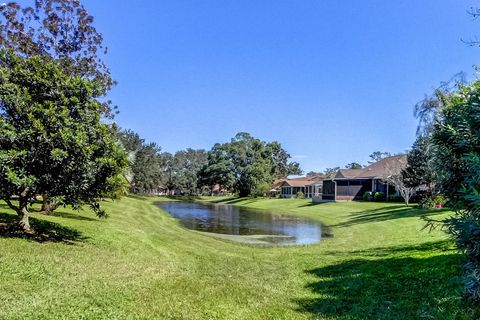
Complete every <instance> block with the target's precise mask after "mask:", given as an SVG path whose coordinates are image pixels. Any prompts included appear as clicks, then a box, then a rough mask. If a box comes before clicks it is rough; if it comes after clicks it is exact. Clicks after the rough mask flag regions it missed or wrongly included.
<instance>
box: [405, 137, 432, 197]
mask: <svg viewBox="0 0 480 320" xmlns="http://www.w3.org/2000/svg"><path fill="white" fill-rule="evenodd" d="M430 149H431V148H430V137H429V136H428V135H421V136H418V137H417V139H416V140H415V142H414V144H413V146H412V149H411V150H410V151H409V152H408V154H407V167H406V168H405V169H404V170H403V172H402V174H403V179H404V181H405V185H406V186H408V187H413V188H415V187H419V186H422V185H424V186H427V187H430V186H431V185H432V183H433V171H432V168H431V163H430V162H431V161H430V159H431V158H432V155H431V154H430V152H431V150H430Z"/></svg>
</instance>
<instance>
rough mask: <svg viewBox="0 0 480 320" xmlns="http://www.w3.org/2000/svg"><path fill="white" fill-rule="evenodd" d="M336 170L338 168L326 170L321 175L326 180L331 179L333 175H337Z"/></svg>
mask: <svg viewBox="0 0 480 320" xmlns="http://www.w3.org/2000/svg"><path fill="white" fill-rule="evenodd" d="M338 170H340V167H334V168H326V169H325V170H323V175H324V176H325V177H326V178H328V179H331V178H333V177H335V174H336V173H337V171H338Z"/></svg>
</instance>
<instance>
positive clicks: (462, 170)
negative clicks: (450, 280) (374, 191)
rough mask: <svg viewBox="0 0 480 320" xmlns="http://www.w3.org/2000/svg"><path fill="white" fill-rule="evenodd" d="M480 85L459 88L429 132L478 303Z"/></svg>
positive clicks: (453, 226) (440, 184) (470, 294)
mask: <svg viewBox="0 0 480 320" xmlns="http://www.w3.org/2000/svg"><path fill="white" fill-rule="evenodd" d="M479 114H480V82H479V81H476V82H474V83H473V84H471V85H468V86H459V87H458V89H457V91H456V92H455V93H454V94H452V95H450V96H449V99H448V100H446V103H445V105H444V106H443V107H442V108H441V109H440V111H439V115H438V117H437V120H436V122H435V124H434V126H433V131H432V137H431V141H432V147H433V152H432V155H433V161H432V164H433V168H434V172H435V180H436V182H437V186H438V188H439V190H440V191H441V192H442V193H443V194H445V195H446V196H447V197H448V199H449V201H450V204H451V205H452V206H453V208H454V209H455V212H456V214H455V215H454V216H453V217H451V218H450V219H447V220H446V221H445V222H446V224H447V225H448V231H449V232H450V234H451V235H452V237H453V238H454V239H455V241H456V244H457V246H458V248H459V249H460V250H462V251H463V252H465V253H466V255H467V258H468V262H467V263H466V264H465V270H466V282H465V287H466V292H467V295H468V297H469V298H471V299H472V300H475V301H477V302H478V301H480V278H479V277H478V275H479V274H480V236H479V235H480V224H479V222H478V221H479V220H480V211H479V209H478V208H479V205H480V196H479V191H478V190H480V136H479V134H478V133H479V132H480V117H479Z"/></svg>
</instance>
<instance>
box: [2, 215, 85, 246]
mask: <svg viewBox="0 0 480 320" xmlns="http://www.w3.org/2000/svg"><path fill="white" fill-rule="evenodd" d="M16 222H17V216H16V215H13V214H7V213H1V212H0V237H1V238H21V239H28V240H31V241H35V242H40V243H43V242H63V243H66V244H75V243H77V242H82V241H85V240H87V237H85V236H83V235H82V233H81V232H79V231H78V230H75V229H72V228H68V227H64V226H62V225H60V224H58V223H55V222H50V221H45V220H41V219H37V218H33V217H30V225H31V227H32V230H33V231H32V232H30V233H25V232H23V231H21V230H19V229H18V228H17V226H16Z"/></svg>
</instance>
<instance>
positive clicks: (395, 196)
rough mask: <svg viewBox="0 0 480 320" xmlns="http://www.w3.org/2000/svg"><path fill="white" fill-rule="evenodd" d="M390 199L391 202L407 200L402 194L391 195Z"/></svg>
mask: <svg viewBox="0 0 480 320" xmlns="http://www.w3.org/2000/svg"><path fill="white" fill-rule="evenodd" d="M388 201H389V202H405V200H404V199H403V197H402V196H398V195H389V196H388Z"/></svg>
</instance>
